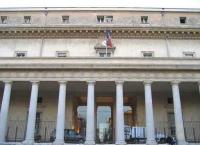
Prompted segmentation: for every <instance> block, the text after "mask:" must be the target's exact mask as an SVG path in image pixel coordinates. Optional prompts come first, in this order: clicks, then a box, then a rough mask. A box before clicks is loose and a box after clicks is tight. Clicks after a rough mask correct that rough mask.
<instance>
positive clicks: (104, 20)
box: [97, 16, 113, 23]
mask: <svg viewBox="0 0 200 145" xmlns="http://www.w3.org/2000/svg"><path fill="white" fill-rule="evenodd" d="M97 22H98V23H112V22H113V16H97Z"/></svg>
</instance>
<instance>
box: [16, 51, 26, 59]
mask: <svg viewBox="0 0 200 145" xmlns="http://www.w3.org/2000/svg"><path fill="white" fill-rule="evenodd" d="M26 56H27V52H26V51H16V52H15V57H18V58H22V57H26Z"/></svg>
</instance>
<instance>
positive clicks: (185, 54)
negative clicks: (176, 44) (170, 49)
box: [183, 52, 195, 57]
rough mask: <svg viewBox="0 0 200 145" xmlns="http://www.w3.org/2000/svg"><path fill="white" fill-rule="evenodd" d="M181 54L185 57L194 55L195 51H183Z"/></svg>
mask: <svg viewBox="0 0 200 145" xmlns="http://www.w3.org/2000/svg"><path fill="white" fill-rule="evenodd" d="M183 56H185V57H194V56H195V53H194V52H183Z"/></svg>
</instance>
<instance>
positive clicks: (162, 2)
mask: <svg viewBox="0 0 200 145" xmlns="http://www.w3.org/2000/svg"><path fill="white" fill-rule="evenodd" d="M0 7H160V8H200V0H0Z"/></svg>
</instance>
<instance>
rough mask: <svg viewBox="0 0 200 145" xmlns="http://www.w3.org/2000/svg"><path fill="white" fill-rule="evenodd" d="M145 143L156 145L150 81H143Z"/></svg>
mask: <svg viewBox="0 0 200 145" xmlns="http://www.w3.org/2000/svg"><path fill="white" fill-rule="evenodd" d="M144 85H145V86H144V88H145V113H146V134H147V141H146V144H147V145H156V144H157V143H156V140H155V128H154V116H153V104H152V91H151V82H144Z"/></svg>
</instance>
